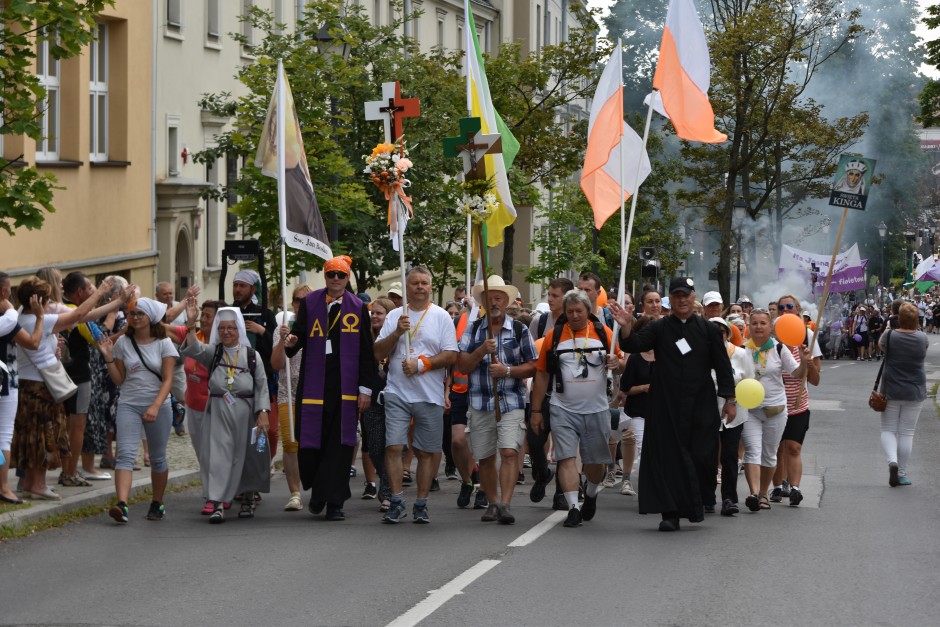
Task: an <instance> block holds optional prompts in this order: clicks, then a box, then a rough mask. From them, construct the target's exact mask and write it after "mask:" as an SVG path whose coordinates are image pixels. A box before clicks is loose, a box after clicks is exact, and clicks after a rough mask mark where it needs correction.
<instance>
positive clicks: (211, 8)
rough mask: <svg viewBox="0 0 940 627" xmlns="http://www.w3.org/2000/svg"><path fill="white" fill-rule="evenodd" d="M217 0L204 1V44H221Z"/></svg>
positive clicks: (220, 20)
mask: <svg viewBox="0 0 940 627" xmlns="http://www.w3.org/2000/svg"><path fill="white" fill-rule="evenodd" d="M219 11H220V8H219V0H206V43H210V44H216V45H218V44H221V42H222V28H221V26H220V25H221V23H222V19H221V17H222V16H221V15H220V14H219Z"/></svg>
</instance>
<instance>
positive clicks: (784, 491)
mask: <svg viewBox="0 0 940 627" xmlns="http://www.w3.org/2000/svg"><path fill="white" fill-rule="evenodd" d="M780 496H782V497H784V498H786V497H788V496H790V482H789V481H787V480H786V479H784V480H783V484H781V486H780Z"/></svg>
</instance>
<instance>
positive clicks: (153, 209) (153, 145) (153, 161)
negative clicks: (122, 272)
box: [150, 0, 160, 285]
mask: <svg viewBox="0 0 940 627" xmlns="http://www.w3.org/2000/svg"><path fill="white" fill-rule="evenodd" d="M152 4H153V28H152V29H151V30H152V39H153V43H152V47H153V50H152V53H151V68H150V252H152V253H154V254H157V40H158V39H159V37H158V34H159V33H158V29H159V28H160V18H159V15H160V7H159V2H158V0H152ZM156 284H157V264H154V266H153V285H156Z"/></svg>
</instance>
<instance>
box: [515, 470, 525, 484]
mask: <svg viewBox="0 0 940 627" xmlns="http://www.w3.org/2000/svg"><path fill="white" fill-rule="evenodd" d="M516 485H525V473H524V472H522V471H521V470H520V471H519V475H518V476H517V477H516Z"/></svg>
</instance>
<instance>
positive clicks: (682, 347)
mask: <svg viewBox="0 0 940 627" xmlns="http://www.w3.org/2000/svg"><path fill="white" fill-rule="evenodd" d="M676 346H677V347H678V348H679V352H680V353H682V354H683V355H688V354H689V353H691V352H692V347H691V346H689V343H688V341H687V340H686V339H685V338H682V339H680V340H679V341H678V342H676Z"/></svg>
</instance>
